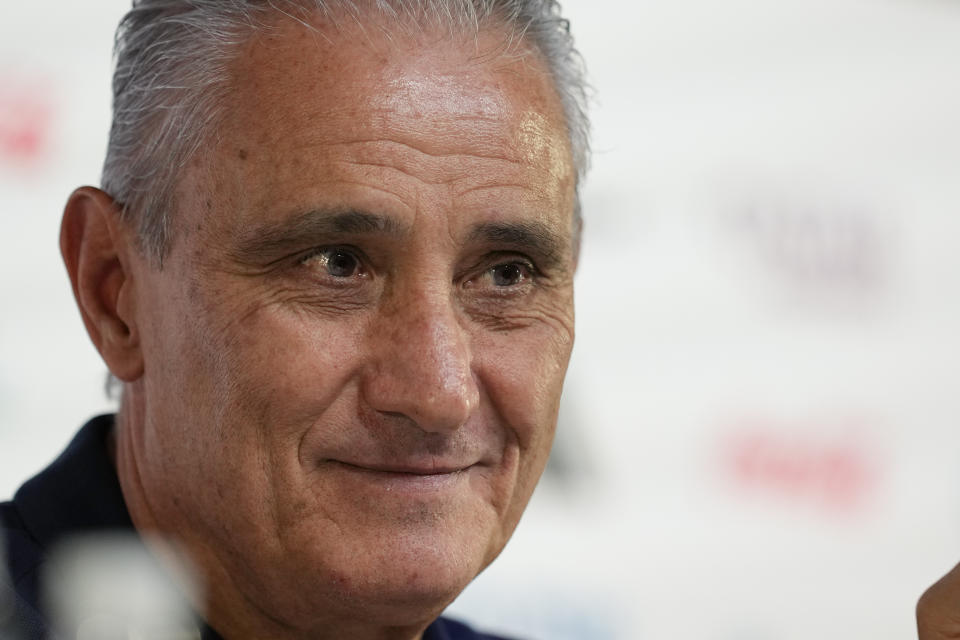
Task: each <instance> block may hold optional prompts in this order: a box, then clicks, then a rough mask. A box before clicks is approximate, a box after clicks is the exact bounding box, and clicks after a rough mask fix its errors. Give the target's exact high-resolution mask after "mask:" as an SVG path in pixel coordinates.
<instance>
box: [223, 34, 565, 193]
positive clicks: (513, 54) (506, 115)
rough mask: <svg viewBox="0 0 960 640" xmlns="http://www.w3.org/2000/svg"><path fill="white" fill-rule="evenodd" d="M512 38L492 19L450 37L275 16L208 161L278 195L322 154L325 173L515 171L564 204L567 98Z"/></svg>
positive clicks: (237, 84)
mask: <svg viewBox="0 0 960 640" xmlns="http://www.w3.org/2000/svg"><path fill="white" fill-rule="evenodd" d="M509 40H510V34H509V33H508V32H507V31H506V30H505V29H500V28H495V27H490V28H486V29H481V30H480V31H479V32H476V33H469V34H455V33H452V32H450V30H442V31H441V30H436V29H434V30H430V29H426V30H422V31H416V32H414V31H412V30H410V29H409V28H404V29H397V30H396V32H391V31H389V30H388V29H387V28H385V27H381V26H370V25H364V26H363V27H361V26H359V25H358V24H357V23H356V22H350V21H344V22H343V23H341V24H337V25H332V24H330V23H324V22H323V21H322V20H319V19H318V20H317V21H315V22H314V23H313V24H311V25H309V28H308V27H307V26H304V25H303V24H300V23H297V22H295V21H293V20H282V21H279V22H277V23H276V24H275V25H273V27H272V28H270V29H268V30H265V31H263V32H259V33H257V34H256V35H255V36H254V37H252V38H251V39H250V40H249V41H248V42H247V43H245V45H244V46H243V47H242V49H241V51H240V53H239V55H238V56H237V57H236V59H235V62H234V65H233V68H232V69H231V70H230V71H231V73H230V76H231V81H230V85H229V90H228V91H227V94H226V113H225V117H224V119H223V122H222V125H221V127H220V132H219V133H220V136H219V142H218V145H217V149H216V157H214V158H212V161H211V158H210V157H209V156H208V157H207V158H206V163H207V165H208V167H207V168H208V169H209V170H212V171H214V172H217V171H221V172H222V174H223V175H220V176H217V178H218V179H219V180H220V181H223V180H224V179H226V181H227V182H232V183H234V184H233V186H235V187H236V186H238V184H239V185H243V186H244V187H245V189H244V190H245V191H246V192H247V193H248V194H254V193H261V194H266V193H272V196H271V197H276V196H277V195H278V191H282V190H281V189H277V188H276V187H277V183H280V182H285V181H286V182H289V180H291V179H293V180H300V181H301V182H303V180H304V174H303V172H304V170H305V167H307V166H308V165H309V166H313V167H317V166H320V165H324V163H323V161H324V160H326V164H325V165H324V167H325V171H327V172H329V171H330V169H331V166H332V165H333V164H336V163H341V164H342V163H343V162H344V160H345V158H347V157H348V156H349V160H350V161H356V162H358V163H369V164H371V165H372V164H377V163H388V164H393V165H395V167H394V168H395V169H397V170H399V171H401V172H407V173H408V174H410V175H414V176H415V177H420V178H427V179H428V180H430V181H433V182H437V181H443V180H446V181H449V182H450V183H451V184H453V183H455V182H458V181H460V182H464V181H466V182H470V181H471V180H472V181H475V182H476V181H482V179H484V176H486V178H487V179H495V180H501V181H502V180H503V179H506V178H507V177H506V175H505V171H504V170H505V169H509V170H510V171H513V172H514V173H516V174H517V175H515V176H513V177H512V178H510V179H514V178H516V179H517V180H519V181H522V182H525V183H526V184H527V185H528V186H533V187H534V188H537V189H542V190H544V192H547V191H549V192H552V193H543V194H541V195H544V196H547V195H549V196H550V197H553V198H554V199H556V198H561V199H564V200H566V199H568V198H566V195H567V192H569V194H571V196H572V191H573V179H574V178H573V173H572V168H571V160H570V148H569V141H568V139H567V135H566V128H565V125H564V119H563V112H562V106H561V104H560V100H559V98H558V96H557V94H556V91H555V89H554V87H553V84H552V81H551V79H550V76H549V73H548V72H547V71H546V67H545V65H543V64H542V62H541V61H540V59H539V57H538V55H537V54H536V53H535V52H534V51H532V50H528V49H526V48H524V47H523V46H522V45H519V46H518V45H514V46H512V47H509V48H508V47H507V46H506V45H505V42H508V41H509ZM478 162H479V163H480V165H478ZM484 162H486V164H485V165H484ZM494 165H496V166H494ZM264 166H269V167H270V170H269V171H264ZM478 166H489V167H490V168H491V171H489V172H484V171H479V172H478V171H477V168H478ZM418 173H419V174H423V175H417V174H418ZM521 174H522V175H521ZM231 176H232V178H231ZM315 177H316V178H317V181H315V182H316V183H317V184H319V182H322V176H319V175H318V176H315ZM271 183H273V184H271ZM254 184H256V185H257V187H258V188H256V189H252V188H250V186H251V185H254ZM228 186H229V185H228ZM475 186H476V187H478V188H479V187H482V185H481V184H479V183H478V184H477V185H475ZM261 187H262V188H261ZM271 187H274V188H271ZM235 190H236V189H235ZM286 193H287V195H289V196H290V197H291V198H293V197H295V196H296V195H297V194H293V193H290V192H289V189H286ZM300 195H303V194H300ZM250 204H253V203H250ZM273 204H274V206H275V205H276V203H273ZM295 204H296V203H291V205H295ZM563 206H564V207H565V206H566V204H564V205H563ZM570 206H571V210H572V199H571V202H570Z"/></svg>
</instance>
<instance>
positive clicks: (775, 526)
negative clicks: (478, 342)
mask: <svg viewBox="0 0 960 640" xmlns="http://www.w3.org/2000/svg"><path fill="white" fill-rule="evenodd" d="M0 2H2V4H0V239H2V246H3V249H2V250H0V498H3V497H6V496H9V495H10V494H12V492H13V491H14V490H15V488H16V487H17V486H18V485H19V483H20V482H22V480H24V479H25V478H26V477H28V476H29V475H30V474H31V473H33V472H34V471H36V470H37V469H39V468H40V467H41V466H42V465H43V464H45V463H46V462H47V461H48V460H49V459H51V458H52V457H53V456H54V455H55V454H56V452H58V451H59V450H60V448H62V446H63V445H64V444H65V443H66V442H67V441H68V440H69V438H70V436H71V434H72V433H73V432H74V431H75V430H76V428H77V427H78V426H79V425H80V424H81V423H82V421H83V420H85V419H86V417H88V416H89V415H92V414H94V413H96V412H100V411H104V410H108V409H109V408H110V403H109V402H108V401H107V400H106V399H105V397H104V394H103V391H102V387H103V378H104V368H103V366H102V364H101V363H100V361H99V359H98V357H97V355H96V353H95V352H94V350H93V348H92V347H91V346H90V345H89V341H88V340H87V338H86V335H85V333H84V331H83V328H82V325H81V323H80V320H79V316H78V314H77V312H76V311H75V308H74V305H73V301H72V298H71V295H70V291H69V286H68V284H67V280H66V277H65V275H64V272H63V268H62V266H61V263H60V259H59V256H58V253H57V229H58V223H59V213H60V209H61V208H62V205H63V203H64V201H65V199H66V197H67V195H68V194H69V192H70V190H71V189H72V188H73V187H74V186H77V185H80V184H84V183H94V184H95V183H96V182H97V180H98V176H99V168H100V163H101V161H102V156H103V151H104V147H105V143H106V132H107V128H108V124H109V80H110V78H109V76H110V48H111V39H112V31H113V28H114V26H115V24H116V22H117V20H118V19H119V17H120V16H121V15H122V13H123V11H124V10H125V6H126V2H125V1H124V0H109V1H108V0H97V2H96V3H92V2H86V3H79V2H68V1H66V0H60V1H58V2H44V3H39V2H37V3H26V2H18V1H15V0H0ZM564 5H565V6H566V7H567V13H568V15H569V17H570V18H571V21H572V24H573V29H574V32H575V34H576V35H577V37H578V40H579V42H580V47H581V50H582V52H583V53H584V56H585V57H586V59H587V63H588V65H589V68H590V71H591V77H592V79H593V84H594V87H595V89H596V104H595V108H594V112H593V115H594V119H595V128H596V133H595V143H594V146H595V149H596V155H595V160H594V170H593V172H592V174H591V176H590V178H589V181H588V183H587V185H586V188H585V192H584V198H585V216H586V221H587V227H586V236H585V246H584V250H583V259H582V267H581V272H580V273H579V274H578V281H577V287H578V292H577V294H578V299H577V313H578V338H577V340H578V342H577V347H576V349H575V354H574V361H573V363H572V366H571V370H570V374H569V378H568V384H567V395H566V398H565V406H564V408H563V415H562V418H561V431H560V436H559V440H558V444H557V450H556V452H555V458H554V460H553V461H552V463H551V467H550V469H549V471H548V475H547V476H546V478H545V480H544V482H543V483H542V485H541V487H540V488H539V489H538V491H537V494H536V496H535V498H534V501H533V503H532V505H531V507H530V510H529V512H528V514H527V516H526V517H525V519H524V522H523V523H522V524H521V527H520V529H519V530H518V532H517V534H516V536H515V537H514V540H513V541H512V542H511V545H510V546H509V547H508V549H507V551H506V552H505V553H504V555H503V556H502V557H501V559H500V560H498V561H497V562H496V563H495V564H494V566H493V567H491V569H490V570H488V572H487V573H485V574H484V575H483V576H481V578H480V579H478V580H477V582H476V583H475V584H474V585H473V586H472V587H471V588H470V589H469V590H468V591H467V592H466V593H465V594H464V595H463V597H461V599H460V600H459V601H458V602H457V603H456V604H455V605H454V609H455V610H456V611H457V612H458V613H459V614H460V615H462V616H465V617H468V618H471V619H473V620H475V621H477V622H478V623H480V624H481V625H483V626H486V627H488V628H490V629H492V630H497V629H499V630H502V631H505V632H512V633H517V634H520V635H524V634H525V635H526V636H527V637H530V638H540V639H542V640H547V639H550V640H553V639H561V640H563V639H588V638H589V639H590V640H597V639H600V640H604V639H611V640H612V639H631V640H632V639H645V638H656V639H678V640H685V639H690V640H693V639H697V640H800V639H803V640H808V639H809V638H822V639H838V640H839V639H849V638H870V639H872V640H885V639H890V640H893V639H900V638H908V637H911V636H912V635H914V631H913V622H912V617H913V606H914V602H915V600H916V597H917V596H918V595H919V593H920V592H921V591H922V589H923V588H924V586H925V585H926V584H928V583H929V582H931V581H932V580H933V579H935V578H936V577H937V575H938V574H939V573H941V572H943V571H945V570H946V569H947V568H948V566H949V565H951V564H952V563H953V562H954V561H955V560H956V559H958V558H960V364H958V363H960V335H958V327H960V251H957V247H958V244H960V211H958V209H960V180H958V179H957V177H956V176H957V173H958V169H960V123H958V118H957V114H958V113H960V76H958V74H957V71H956V61H957V60H960V5H957V4H956V3H953V2H947V1H945V0H869V1H867V0H830V1H829V2H827V1H825V0H777V1H776V2H769V1H764V0H731V1H730V2H726V3H716V2H712V1H710V0H673V1H671V2H650V1H643V0H637V1H634V2H629V3H628V2H613V1H612V0H593V1H592V2H591V1H590V0H576V1H575V0H567V1H566V2H565V3H564Z"/></svg>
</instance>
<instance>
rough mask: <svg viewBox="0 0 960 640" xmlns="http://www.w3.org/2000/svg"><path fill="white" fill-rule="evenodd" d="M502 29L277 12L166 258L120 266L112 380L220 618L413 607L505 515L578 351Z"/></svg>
mask: <svg viewBox="0 0 960 640" xmlns="http://www.w3.org/2000/svg"><path fill="white" fill-rule="evenodd" d="M322 30H323V29H322ZM502 35H503V34H500V33H497V32H482V33H481V36H480V38H479V39H478V40H476V41H474V40H473V39H471V38H464V39H462V40H461V39H456V38H454V39H451V38H449V37H442V36H439V35H437V36H422V37H419V38H417V39H416V40H410V39H408V38H405V37H402V36H400V35H396V34H394V35H392V36H391V38H390V39H388V38H387V37H385V36H382V35H380V31H379V30H377V29H368V30H367V32H366V33H361V32H360V31H359V30H355V33H354V32H351V30H350V29H346V30H344V29H341V31H339V32H338V31H335V30H332V29H326V30H324V31H323V34H322V35H320V34H317V33H315V32H310V31H307V30H306V29H303V28H302V27H299V26H296V25H294V24H292V23H291V24H287V25H284V26H282V27H281V28H280V29H279V30H277V31H274V32H271V34H270V35H269V36H261V37H259V39H257V40H255V41H253V42H252V43H251V44H250V45H249V46H248V47H246V48H245V49H244V52H243V53H242V55H241V57H240V59H239V61H238V63H237V65H236V67H235V68H234V69H233V72H234V79H235V80H234V83H233V88H232V90H231V92H230V93H229V96H228V114H227V117H226V121H225V123H224V125H223V126H222V127H221V128H220V129H219V142H218V144H217V145H215V146H214V147H213V148H212V150H211V151H209V152H208V153H203V154H201V155H200V160H198V162H196V163H195V164H194V166H192V167H190V168H189V169H188V170H187V172H186V174H185V178H184V180H183V182H182V184H181V188H180V190H179V192H178V209H177V212H176V217H175V220H176V232H175V234H174V241H173V245H172V251H171V253H170V254H169V256H168V257H167V259H166V261H165V263H164V267H163V269H162V270H159V271H157V270H153V269H151V268H149V267H147V266H145V265H141V266H140V267H138V269H137V271H136V273H135V275H134V286H135V287H136V299H137V305H138V306H137V318H138V323H139V327H140V332H141V337H140V340H141V343H142V349H143V354H144V361H145V373H144V376H143V378H142V379H141V380H140V381H138V382H137V383H135V384H134V385H132V387H131V388H130V389H129V393H130V394H131V395H130V398H131V400H130V402H129V406H130V407H133V408H134V409H133V412H134V413H136V412H137V411H139V412H141V414H142V416H141V417H142V420H143V424H144V426H143V428H142V429H140V430H139V431H135V433H136V434H137V435H133V436H131V437H132V438H133V439H134V440H135V441H136V446H137V447H138V448H139V451H140V452H141V453H140V456H139V459H138V460H137V464H138V465H139V474H140V481H141V482H142V484H143V492H144V495H145V496H146V501H147V504H148V507H149V511H150V513H151V517H152V518H153V519H154V520H155V521H156V522H157V523H158V526H159V527H160V528H161V529H163V530H165V531H167V532H169V533H172V534H173V535H175V536H176V537H177V538H179V539H180V540H182V541H183V543H184V544H185V546H186V548H187V549H188V550H189V551H190V553H191V554H192V555H193V556H194V559H195V560H196V561H197V562H198V563H199V564H200V567H201V569H202V571H203V572H204V573H205V574H206V575H207V576H208V578H210V580H211V595H210V599H211V603H210V606H211V608H212V609H213V610H214V611H216V610H217V609H218V608H226V607H227V603H228V601H229V599H230V598H231V597H233V596H232V595H230V594H229V592H231V590H233V591H235V592H236V593H239V594H240V595H241V596H242V597H243V598H245V599H246V600H247V601H248V602H249V603H251V606H256V607H260V608H262V610H263V611H265V612H267V613H268V614H269V615H270V616H272V617H273V618H275V619H277V620H280V621H282V622H283V623H284V624H289V625H292V626H296V627H309V626H311V625H317V624H321V623H325V622H328V618H329V617H332V616H334V615H341V616H351V615H352V616H357V617H363V616H366V617H368V618H370V619H380V618H382V619H383V620H384V621H392V622H393V623H395V624H407V623H411V622H416V621H419V620H420V619H421V618H422V617H423V616H424V615H425V612H427V611H429V612H430V615H436V613H438V612H439V609H440V608H441V607H442V606H444V605H445V604H446V603H447V602H449V600H450V599H452V598H453V597H454V596H455V595H456V594H457V593H458V592H459V591H460V590H461V589H463V587H464V586H466V584H467V583H468V582H469V581H470V580H471V579H472V578H473V577H474V576H475V575H476V574H477V573H478V572H479V571H480V570H481V569H482V568H483V567H484V566H486V565H487V564H488V563H489V562H490V561H492V560H493V558H494V557H496V555H497V554H498V553H499V551H500V550H501V548H502V546H503V545H504V544H505V542H506V540H507V539H508V538H509V536H510V534H511V533H512V531H513V529H514V527H515V526H516V524H517V521H518V519H519V517H520V514H521V512H522V511H523V509H524V507H525V505H526V503H527V501H528V499H529V497H530V494H531V492H532V490H533V488H534V485H535V484H536V482H537V479H538V478H539V476H540V474H541V471H542V470H543V466H544V464H545V462H546V459H547V455H548V452H549V449H550V445H551V441H552V438H553V432H554V427H555V423H556V415H557V407H558V402H559V397H560V391H561V386H562V382H563V377H564V373H565V371H566V367H567V361H568V358H569V355H570V349H571V347H572V343H573V324H574V322H573V286H572V276H573V269H574V258H573V245H574V243H573V239H572V235H573V223H572V210H573V199H574V174H573V170H572V167H571V162H570V152H569V145H568V142H567V137H566V133H565V128H564V125H563V116H562V112H561V107H560V104H559V100H558V98H557V96H556V94H555V92H554V90H553V88H552V85H551V80H550V78H549V76H548V74H547V73H546V71H545V69H544V67H543V65H542V64H541V63H540V62H539V60H538V59H537V58H536V57H535V56H533V55H532V54H531V55H526V56H523V57H517V56H513V57H510V56H502V55H499V53H502V49H501V43H502V41H503V37H502ZM139 419H141V418H137V417H133V418H132V419H131V420H130V422H131V423H135V422H137V421H138V420H139ZM138 524H140V523H138ZM227 576H229V578H227ZM227 585H229V586H227ZM378 617H379V618H378Z"/></svg>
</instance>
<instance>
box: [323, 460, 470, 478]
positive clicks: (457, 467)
mask: <svg viewBox="0 0 960 640" xmlns="http://www.w3.org/2000/svg"><path fill="white" fill-rule="evenodd" d="M331 462H333V463H336V464H339V465H343V466H344V467H347V468H350V469H355V470H357V471H366V472H373V473H386V474H396V475H410V476H439V475H446V474H451V473H459V472H461V471H465V470H466V469H469V468H470V467H472V466H473V464H472V463H471V464H446V463H442V464H431V465H418V464H396V463H377V462H347V461H345V460H331Z"/></svg>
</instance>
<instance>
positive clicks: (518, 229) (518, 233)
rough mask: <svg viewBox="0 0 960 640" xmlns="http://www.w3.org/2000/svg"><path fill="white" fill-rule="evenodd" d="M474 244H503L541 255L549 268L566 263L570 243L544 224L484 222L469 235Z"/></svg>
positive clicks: (541, 258)
mask: <svg viewBox="0 0 960 640" xmlns="http://www.w3.org/2000/svg"><path fill="white" fill-rule="evenodd" d="M468 237H469V238H470V240H472V241H474V242H486V243H489V244H502V245H509V246H512V247H517V248H519V249H524V250H527V251H530V252H532V253H535V254H537V256H538V257H539V258H540V260H541V261H543V262H544V263H545V266H547V267H555V266H557V265H560V264H563V262H564V259H565V256H566V254H567V251H565V249H566V248H567V246H568V245H569V244H570V243H569V242H567V241H565V240H564V238H563V236H561V235H560V234H558V233H557V232H556V231H554V230H553V229H551V228H550V227H549V226H547V225H545V224H543V223H542V222H533V221H526V222H482V223H480V224H477V225H474V226H473V228H472V229H471V230H470V233H469V235H468Z"/></svg>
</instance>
